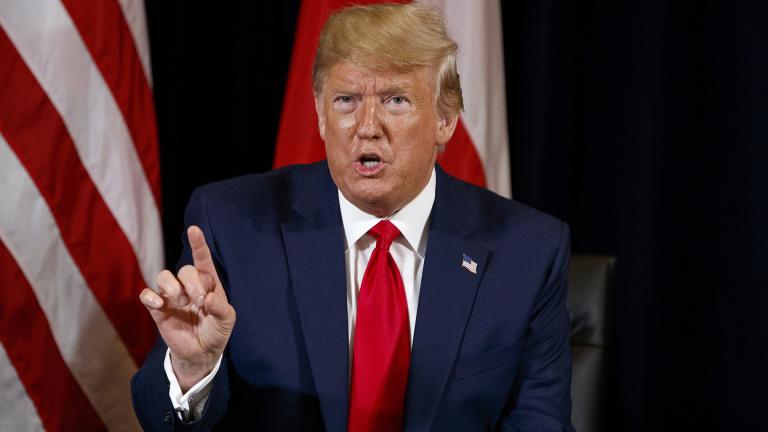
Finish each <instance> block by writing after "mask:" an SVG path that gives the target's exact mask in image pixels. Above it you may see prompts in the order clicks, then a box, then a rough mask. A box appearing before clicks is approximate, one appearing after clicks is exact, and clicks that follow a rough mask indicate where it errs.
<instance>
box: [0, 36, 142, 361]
mask: <svg viewBox="0 0 768 432" xmlns="http://www.w3.org/2000/svg"><path fill="white" fill-rule="evenodd" d="M0 58H2V59H3V61H2V62H0V82H2V83H4V88H3V91H2V92H0V131H2V133H3V136H4V137H5V138H6V140H7V142H8V145H9V146H10V147H11V149H12V150H13V151H14V153H16V155H17V157H18V158H19V160H20V161H21V163H22V164H23V165H24V167H25V169H26V170H27V172H28V173H29V175H30V177H31V178H32V179H33V181H34V182H35V185H36V186H37V188H38V189H39V190H40V193H41V195H42V196H43V197H44V198H45V200H46V202H47V203H48V206H49V207H50V209H51V212H52V214H53V216H54V218H55V219H56V223H57V225H58V226H59V229H60V230H61V235H62V239H63V240H64V243H65V244H66V245H67V248H68V249H69V251H70V254H71V255H72V258H73V259H74V261H75V263H76V264H77V266H78V268H79V269H80V272H81V273H82V274H83V276H84V277H85V280H86V281H87V282H88V285H89V287H90V288H91V291H93V294H94V296H95V297H96V299H97V300H98V301H99V303H100V304H101V306H102V307H103V308H104V310H105V312H106V313H107V315H108V316H109V318H110V320H111V321H112V323H113V324H114V326H115V329H116V330H117V332H118V334H119V335H120V337H121V338H122V340H123V341H124V342H125V345H126V347H127V348H128V351H129V352H130V353H131V356H132V357H133V359H134V361H135V362H136V363H137V364H141V363H142V362H143V360H144V357H145V355H146V353H147V352H148V351H149V348H151V346H152V343H153V340H154V334H155V332H154V325H153V324H152V321H151V319H150V318H149V315H148V314H147V313H146V310H144V308H143V307H142V306H141V305H140V303H139V301H138V298H137V296H138V293H139V291H140V290H141V289H142V288H143V287H144V286H145V283H144V279H143V276H142V274H141V271H140V270H139V264H138V262H137V260H136V255H135V254H134V252H133V249H132V248H131V245H130V243H129V242H128V239H127V238H126V237H125V234H124V233H123V231H122V230H121V229H120V227H119V225H118V224H117V222H116V221H115V219H114V217H113V216H112V213H111V212H110V210H109V208H108V207H107V205H106V204H105V203H104V200H103V199H102V197H101V196H100V195H99V192H98V191H97V190H96V187H95V186H94V184H93V182H92V180H91V178H90V177H89V176H88V173H87V172H86V171H85V168H84V167H83V165H82V162H81V161H80V159H79V157H78V154H77V150H76V148H75V145H74V143H73V142H72V138H71V137H70V136H69V133H68V131H67V129H66V126H65V125H64V123H63V121H62V119H61V117H60V116H59V113H58V112H57V111H56V109H55V108H54V106H53V105H52V104H51V102H50V100H49V99H48V97H47V95H46V94H45V92H44V91H43V89H42V88H41V87H40V85H39V84H38V82H37V81H36V80H35V78H34V76H33V75H32V73H31V72H30V70H29V69H28V68H27V66H26V64H25V63H24V61H23V60H22V59H21V57H20V56H19V54H18V52H17V51H16V49H15V47H14V46H13V44H12V43H11V41H10V39H9V38H8V36H7V35H6V33H5V32H4V31H2V29H1V28H0Z"/></svg>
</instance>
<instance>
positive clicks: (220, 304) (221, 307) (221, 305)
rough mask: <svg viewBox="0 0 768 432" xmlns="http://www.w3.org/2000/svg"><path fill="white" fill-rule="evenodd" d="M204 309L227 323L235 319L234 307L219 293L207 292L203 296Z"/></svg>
mask: <svg viewBox="0 0 768 432" xmlns="http://www.w3.org/2000/svg"><path fill="white" fill-rule="evenodd" d="M205 311H206V313H208V314H210V315H212V316H213V317H214V318H216V319H218V320H221V321H224V322H225V323H227V324H231V323H234V321H235V308H233V307H232V305H230V304H229V302H228V301H227V297H226V296H224V295H220V294H219V293H209V294H208V295H206V296H205Z"/></svg>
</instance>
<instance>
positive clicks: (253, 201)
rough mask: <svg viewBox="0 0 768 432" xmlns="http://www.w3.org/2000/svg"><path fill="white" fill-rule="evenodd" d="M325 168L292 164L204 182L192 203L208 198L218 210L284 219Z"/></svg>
mask: <svg viewBox="0 0 768 432" xmlns="http://www.w3.org/2000/svg"><path fill="white" fill-rule="evenodd" d="M323 169H325V168H324V164H323V163H316V164H308V165H292V166H288V167H284V168H280V169H276V170H272V171H267V172H264V173H258V174H247V175H243V176H239V177H233V178H230V179H226V180H220V181H216V182H213V183H208V184H205V185H202V186H200V187H198V188H197V189H195V191H194V192H193V194H192V198H191V199H190V202H193V201H195V200H202V201H205V203H206V206H207V207H208V208H209V210H211V209H216V210H215V211H217V212H221V211H224V212H227V213H230V214H231V212H232V211H235V212H237V213H239V214H247V215H249V216H250V217H256V218H258V217H259V216H262V217H265V218H272V217H275V216H277V217H278V219H282V218H283V216H284V215H285V214H287V212H289V211H290V209H291V205H292V204H293V203H294V202H295V201H296V199H297V197H298V196H299V195H300V194H301V192H302V191H303V188H304V187H305V186H306V185H307V182H309V181H311V179H312V177H315V176H317V175H319V174H321V170H323Z"/></svg>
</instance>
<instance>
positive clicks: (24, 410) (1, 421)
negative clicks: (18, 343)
mask: <svg viewBox="0 0 768 432" xmlns="http://www.w3.org/2000/svg"><path fill="white" fill-rule="evenodd" d="M0 407H2V414H3V415H0V431H14V432H27V431H29V432H32V431H42V430H43V422H42V421H41V420H40V416H38V415H37V410H36V409H35V405H34V404H33V403H32V400H31V399H30V398H29V395H28V394H27V390H26V389H25V388H24V385H23V384H22V383H21V380H20V379H19V376H18V375H17V374H16V369H14V368H13V364H12V363H11V360H10V359H9V358H8V354H7V353H6V352H5V348H4V347H3V344H0Z"/></svg>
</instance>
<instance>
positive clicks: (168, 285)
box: [155, 270, 189, 306]
mask: <svg viewBox="0 0 768 432" xmlns="http://www.w3.org/2000/svg"><path fill="white" fill-rule="evenodd" d="M155 282H156V283H157V287H158V289H159V290H160V292H159V294H161V295H164V296H166V297H167V298H169V299H170V300H171V301H172V302H173V303H174V304H177V305H179V306H186V305H187V304H189V297H188V296H187V293H186V291H185V290H184V287H183V286H182V285H181V283H179V281H178V280H177V279H176V277H175V276H174V275H173V273H171V272H169V271H168V270H163V271H161V272H160V273H158V274H157V277H156V278H155Z"/></svg>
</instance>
